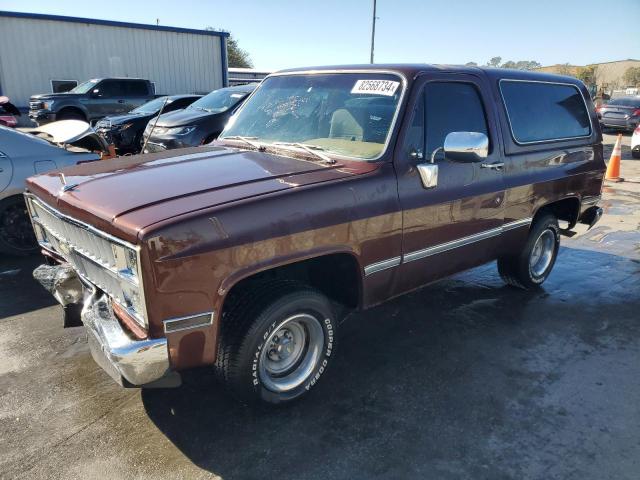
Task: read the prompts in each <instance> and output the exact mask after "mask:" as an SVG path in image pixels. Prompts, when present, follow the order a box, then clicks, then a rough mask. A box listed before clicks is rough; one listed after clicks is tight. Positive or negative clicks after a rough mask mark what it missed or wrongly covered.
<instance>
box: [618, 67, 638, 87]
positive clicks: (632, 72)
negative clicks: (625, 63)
mask: <svg viewBox="0 0 640 480" xmlns="http://www.w3.org/2000/svg"><path fill="white" fill-rule="evenodd" d="M622 78H623V79H624V81H625V83H626V85H625V86H627V87H640V67H630V68H628V69H627V71H626V72H624V76H623V77H622Z"/></svg>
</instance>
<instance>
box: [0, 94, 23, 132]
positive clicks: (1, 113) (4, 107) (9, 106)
mask: <svg viewBox="0 0 640 480" xmlns="http://www.w3.org/2000/svg"><path fill="white" fill-rule="evenodd" d="M19 116H20V110H18V109H17V108H16V106H15V105H14V104H13V103H11V102H10V101H9V97H4V96H0V125H4V126H5V127H15V126H16V125H18V120H17V119H16V117H19Z"/></svg>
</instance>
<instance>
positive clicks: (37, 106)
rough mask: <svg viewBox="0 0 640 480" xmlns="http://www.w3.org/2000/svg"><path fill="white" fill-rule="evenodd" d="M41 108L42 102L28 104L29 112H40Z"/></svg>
mask: <svg viewBox="0 0 640 480" xmlns="http://www.w3.org/2000/svg"><path fill="white" fill-rule="evenodd" d="M41 108H42V102H40V101H38V102H29V110H40V109H41Z"/></svg>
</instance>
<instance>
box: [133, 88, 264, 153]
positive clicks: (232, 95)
mask: <svg viewBox="0 0 640 480" xmlns="http://www.w3.org/2000/svg"><path fill="white" fill-rule="evenodd" d="M255 88H256V85H255V84H251V85H240V86H237V87H228V88H221V89H219V90H214V91H213V92H211V93H209V94H208V95H205V96H204V97H202V98H200V99H199V100H196V101H195V102H193V103H192V104H191V105H189V106H188V107H187V108H185V109H184V110H176V111H175V112H169V113H163V114H162V115H160V117H157V118H155V119H152V120H151V121H150V122H149V124H148V125H147V128H146V129H145V131H144V135H143V149H144V153H149V152H162V151H165V150H172V149H174V148H184V147H195V146H198V145H203V144H206V143H209V142H211V141H212V140H215V139H216V138H217V137H218V135H219V134H220V132H221V131H222V129H223V128H224V126H225V124H226V123H227V121H228V120H229V118H230V117H231V115H232V114H233V112H234V111H235V110H236V109H237V108H238V107H239V106H240V105H241V104H242V102H243V101H244V100H245V99H246V98H247V97H248V96H249V94H250V93H251V92H252V91H253V90H254V89H255Z"/></svg>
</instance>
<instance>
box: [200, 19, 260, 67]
mask: <svg viewBox="0 0 640 480" xmlns="http://www.w3.org/2000/svg"><path fill="white" fill-rule="evenodd" d="M205 30H208V31H224V30H217V29H215V28H213V27H206V28H205ZM227 64H228V66H229V68H253V62H252V61H251V57H250V56H249V52H247V51H246V50H244V49H243V48H240V46H239V45H238V41H237V40H236V39H235V38H233V35H229V37H228V38H227Z"/></svg>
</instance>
